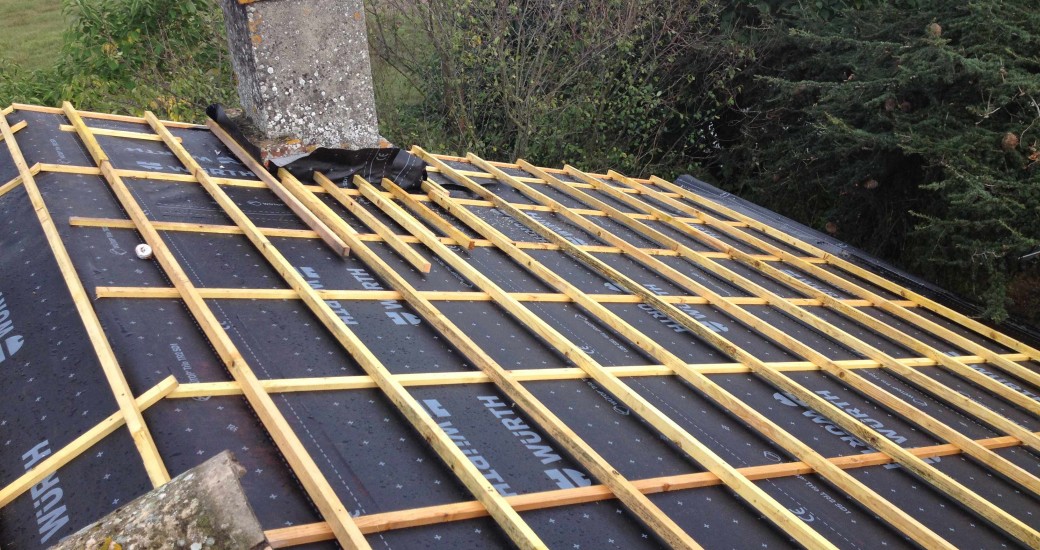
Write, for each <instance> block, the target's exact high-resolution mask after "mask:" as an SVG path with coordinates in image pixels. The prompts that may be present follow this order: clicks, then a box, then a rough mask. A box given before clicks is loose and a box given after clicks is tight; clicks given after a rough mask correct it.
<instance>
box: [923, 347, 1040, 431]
mask: <svg viewBox="0 0 1040 550" xmlns="http://www.w3.org/2000/svg"><path fill="white" fill-rule="evenodd" d="M968 368H970V369H972V370H974V371H975V372H978V373H979V374H982V375H983V376H986V377H988V378H991V379H993V380H996V381H998V382H1000V383H1001V384H1004V385H1005V386H1008V387H1009V389H1014V391H1019V392H1023V393H1025V395H1026V396H1027V397H1029V398H1031V399H1033V400H1035V401H1040V395H1038V394H1037V391H1036V389H1035V388H1032V387H1031V386H1029V385H1028V384H1024V383H1022V382H1020V381H1018V380H1016V379H1015V378H1014V377H1012V376H1010V375H1008V374H1006V373H1004V372H1002V371H1000V370H998V369H997V368H996V367H994V366H992V365H988V364H985V363H982V364H971V365H968ZM919 370H920V372H921V373H923V374H924V375H926V376H928V377H930V378H932V379H934V380H938V381H939V382H942V383H943V384H944V385H946V386H947V387H949V388H950V389H952V390H953V391H955V392H957V393H959V394H961V395H966V396H968V397H970V398H971V399H972V400H974V401H976V402H978V403H979V404H980V405H982V406H984V407H986V408H989V409H992V410H994V411H997V412H998V413H1000V414H1001V415H1002V416H1004V417H1006V418H1008V419H1010V420H1012V421H1014V422H1016V423H1018V424H1021V425H1023V426H1025V427H1027V428H1029V429H1030V430H1033V431H1037V430H1040V419H1037V417H1036V415H1034V414H1032V413H1029V412H1027V411H1025V410H1022V409H1020V408H1019V407H1018V406H1016V405H1013V404H1011V403H1008V402H1007V401H1004V400H1003V399H997V398H996V397H994V396H993V394H991V393H990V392H989V391H988V390H985V389H982V388H981V387H978V386H976V385H975V384H974V383H972V382H968V381H966V380H965V379H963V378H960V377H959V376H958V375H956V374H953V373H951V372H950V371H948V370H946V368H944V367H926V368H923V369H919ZM1026 392H1028V393H1026Z"/></svg>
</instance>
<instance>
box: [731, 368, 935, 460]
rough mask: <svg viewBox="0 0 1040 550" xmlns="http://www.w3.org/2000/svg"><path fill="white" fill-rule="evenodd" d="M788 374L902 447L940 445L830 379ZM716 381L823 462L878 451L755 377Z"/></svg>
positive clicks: (813, 374) (738, 377)
mask: <svg viewBox="0 0 1040 550" xmlns="http://www.w3.org/2000/svg"><path fill="white" fill-rule="evenodd" d="M787 374H788V377H789V378H792V379H793V380H795V381H797V382H799V383H803V384H804V385H805V386H806V388H807V389H809V390H811V391H813V392H815V393H816V394H817V395H818V396H820V397H822V398H824V399H826V400H827V401H829V402H831V404H833V405H835V406H837V407H839V408H841V409H843V410H845V411H846V412H848V411H849V410H852V409H855V410H856V414H857V415H859V417H860V421H861V422H864V423H869V425H870V426H872V427H873V428H874V429H875V430H878V431H879V432H880V433H881V434H882V435H884V436H885V437H888V438H889V439H891V440H893V441H895V442H896V443H898V444H899V445H900V446H903V447H916V446H927V445H933V444H935V443H936V440H935V439H934V438H932V437H930V436H928V435H927V434H925V433H924V432H922V431H919V430H917V429H916V428H914V427H913V426H909V425H907V424H906V421H904V420H902V419H900V418H895V417H893V416H892V415H891V414H889V413H888V412H886V411H885V410H883V409H881V408H879V407H877V406H876V405H874V404H872V403H870V402H869V401H867V400H865V399H863V398H861V397H859V396H858V395H856V394H855V393H853V392H852V391H851V390H848V389H846V388H844V387H843V386H841V385H840V384H838V383H837V382H834V381H833V380H831V379H828V378H827V377H826V375H825V374H823V373H819V372H801V373H787ZM711 378H712V379H713V380H715V381H716V382H717V383H718V384H720V385H721V386H722V387H724V388H726V389H727V390H729V391H730V393H733V394H734V395H736V396H737V397H738V398H740V399H743V400H744V402H745V403H747V404H748V405H751V406H752V407H753V408H754V409H755V410H757V411H758V412H760V413H762V414H764V415H765V416H767V417H768V418H770V419H771V420H772V421H773V422H776V423H777V424H778V425H780V427H781V428H784V429H785V430H787V431H788V432H790V433H791V434H793V435H794V436H795V437H797V438H798V439H800V440H802V441H803V442H805V444H807V445H808V446H809V447H812V448H813V449H814V450H816V451H817V452H819V453H820V454H822V455H823V456H841V455H846V454H854V453H859V452H874V451H875V449H872V448H871V447H869V446H868V445H867V444H866V443H864V442H863V441H861V440H859V439H858V438H855V437H853V436H851V435H849V434H848V433H847V432H845V431H844V430H842V429H841V428H839V427H838V426H837V425H835V424H834V423H833V422H831V421H830V420H827V419H826V418H824V417H823V416H822V415H820V414H819V413H817V412H815V411H813V410H812V409H810V408H808V407H807V406H805V405H804V404H803V403H800V402H799V401H798V400H797V399H795V398H794V396H792V395H789V394H787V393H786V392H781V391H779V390H777V389H776V388H774V387H772V386H770V385H767V384H766V383H765V382H763V381H762V380H761V379H760V378H758V377H756V376H755V375H753V374H747V375H711Z"/></svg>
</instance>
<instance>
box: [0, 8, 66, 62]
mask: <svg viewBox="0 0 1040 550" xmlns="http://www.w3.org/2000/svg"><path fill="white" fill-rule="evenodd" d="M0 13H2V14H3V20H4V25H3V27H4V32H2V33H0V58H4V59H5V61H13V62H15V63H17V64H19V65H21V66H23V67H25V68H27V69H39V68H43V67H46V66H48V65H49V64H50V63H51V62H52V61H53V60H54V59H55V58H56V57H57V56H58V52H59V51H60V50H61V33H62V31H64V30H65V18H64V17H63V16H62V14H61V0H0Z"/></svg>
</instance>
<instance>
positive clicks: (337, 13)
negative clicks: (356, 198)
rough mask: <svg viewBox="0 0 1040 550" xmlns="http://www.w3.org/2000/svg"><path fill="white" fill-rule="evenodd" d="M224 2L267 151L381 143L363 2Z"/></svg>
mask: <svg viewBox="0 0 1040 550" xmlns="http://www.w3.org/2000/svg"><path fill="white" fill-rule="evenodd" d="M221 7H222V8H223V10H224V20H225V25H226V26H227V35H228V45H229V46H230V50H231V59H232V65H233V66H234V69H235V74H236V75H237V76H238V95H239V97H240V99H241V101H242V108H243V111H244V115H245V118H246V119H247V121H248V122H249V123H250V125H251V126H252V128H251V131H252V132H253V133H255V134H257V135H256V137H258V138H260V140H262V141H263V142H264V143H262V147H261V148H262V149H265V154H272V153H273V154H272V156H282V155H284V154H292V153H294V152H300V151H302V150H305V149H308V148H312V147H316V146H320V147H340V148H350V149H356V148H361V147H376V146H378V144H379V128H378V123H377V120H376V105H375V95H374V92H373V89H372V66H371V62H370V60H369V56H368V35H367V33H366V30H365V10H364V4H363V2H362V0H258V1H255V2H252V3H246V4H242V3H239V1H238V0H221ZM275 149H277V151H272V150H275Z"/></svg>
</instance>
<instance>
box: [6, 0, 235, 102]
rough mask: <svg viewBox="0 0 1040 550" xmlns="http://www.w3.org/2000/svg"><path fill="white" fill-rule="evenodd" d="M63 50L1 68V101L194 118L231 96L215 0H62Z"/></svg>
mask: <svg viewBox="0 0 1040 550" xmlns="http://www.w3.org/2000/svg"><path fill="white" fill-rule="evenodd" d="M64 10H65V12H66V16H67V17H68V19H69V21H71V24H70V27H69V29H68V30H67V31H66V33H65V43H64V46H63V48H62V57H61V59H60V60H59V61H58V63H57V64H56V65H55V66H54V67H52V68H48V69H41V70H36V71H32V72H29V71H26V70H24V69H20V68H17V67H13V68H7V69H0V103H3V104H8V103H11V102H14V101H20V102H32V103H40V104H45V105H57V104H60V103H61V101H63V100H68V101H72V102H73V103H74V104H75V105H76V106H77V107H79V108H82V109H90V110H98V111H105V112H114V113H139V112H141V111H144V110H146V109H147V110H152V111H154V112H156V114H158V115H160V116H162V117H165V118H170V119H174V120H198V119H200V118H202V117H203V116H204V111H205V107H206V106H207V105H209V104H210V103H213V102H218V101H219V102H224V103H235V102H236V101H237V100H236V97H235V93H234V84H233V76H232V72H231V67H230V61H229V58H228V54H227V43H226V42H225V40H224V31H223V22H222V19H221V16H220V10H219V9H218V8H217V6H216V4H215V2H213V0H66V1H65V4H64Z"/></svg>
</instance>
